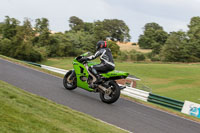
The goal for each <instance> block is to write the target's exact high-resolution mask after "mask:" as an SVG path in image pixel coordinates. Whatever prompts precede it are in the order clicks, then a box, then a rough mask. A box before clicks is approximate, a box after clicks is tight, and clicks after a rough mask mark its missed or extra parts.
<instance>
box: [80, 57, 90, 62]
mask: <svg viewBox="0 0 200 133" xmlns="http://www.w3.org/2000/svg"><path fill="white" fill-rule="evenodd" d="M87 60H88V58H87V57H82V58H81V59H80V60H79V61H80V62H84V61H87Z"/></svg>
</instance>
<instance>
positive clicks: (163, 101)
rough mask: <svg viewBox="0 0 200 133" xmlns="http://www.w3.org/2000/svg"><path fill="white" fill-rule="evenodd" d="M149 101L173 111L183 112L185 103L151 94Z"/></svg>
mask: <svg viewBox="0 0 200 133" xmlns="http://www.w3.org/2000/svg"><path fill="white" fill-rule="evenodd" d="M147 101H148V102H152V103H156V104H159V105H162V106H165V107H168V108H171V109H175V110H178V111H181V109H182V107H183V104H184V102H182V101H178V100H174V99H172V98H168V97H163V96H159V95H156V94H152V93H150V94H149V97H148V100H147Z"/></svg>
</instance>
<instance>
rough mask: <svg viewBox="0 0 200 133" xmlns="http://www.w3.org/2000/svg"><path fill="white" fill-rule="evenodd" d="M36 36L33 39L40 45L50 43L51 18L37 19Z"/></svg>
mask: <svg viewBox="0 0 200 133" xmlns="http://www.w3.org/2000/svg"><path fill="white" fill-rule="evenodd" d="M35 31H36V35H37V36H36V37H35V39H34V41H33V43H34V44H36V45H38V46H48V45H50V39H51V38H50V32H49V31H50V30H49V20H48V19H47V18H41V19H36V24H35Z"/></svg>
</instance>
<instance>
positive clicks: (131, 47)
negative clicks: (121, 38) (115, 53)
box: [117, 42, 152, 53]
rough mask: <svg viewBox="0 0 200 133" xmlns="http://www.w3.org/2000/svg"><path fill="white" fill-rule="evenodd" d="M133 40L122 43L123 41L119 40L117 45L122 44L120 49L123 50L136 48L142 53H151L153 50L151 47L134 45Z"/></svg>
mask: <svg viewBox="0 0 200 133" xmlns="http://www.w3.org/2000/svg"><path fill="white" fill-rule="evenodd" d="M132 44H133V42H127V43H121V42H117V45H118V46H120V50H121V51H125V50H126V51H131V50H133V49H134V50H136V51H139V52H142V53H149V52H151V51H152V50H151V49H141V48H140V47H139V45H132Z"/></svg>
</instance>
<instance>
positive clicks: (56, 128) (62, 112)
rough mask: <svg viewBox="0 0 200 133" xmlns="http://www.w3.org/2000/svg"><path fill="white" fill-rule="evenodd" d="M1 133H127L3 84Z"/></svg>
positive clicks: (0, 82)
mask: <svg viewBox="0 0 200 133" xmlns="http://www.w3.org/2000/svg"><path fill="white" fill-rule="evenodd" d="M0 105H1V106H0V118H1V119H0V132H1V133H66V132H70V133H71V132H74V133H84V132H85V133H88V132H93V133H108V132H116V133H119V132H124V131H122V130H120V129H118V128H116V127H113V126H111V125H107V124H105V123H103V122H100V121H98V120H96V119H95V118H92V117H90V116H88V115H85V114H83V113H80V112H78V111H74V110H72V109H70V108H68V107H65V106H63V105H59V104H56V103H54V102H52V101H50V100H47V99H46V98H42V97H39V96H36V95H33V94H30V93H27V92H25V91H23V90H21V89H19V88H16V87H14V86H11V85H9V84H7V83H5V82H3V81H0Z"/></svg>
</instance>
